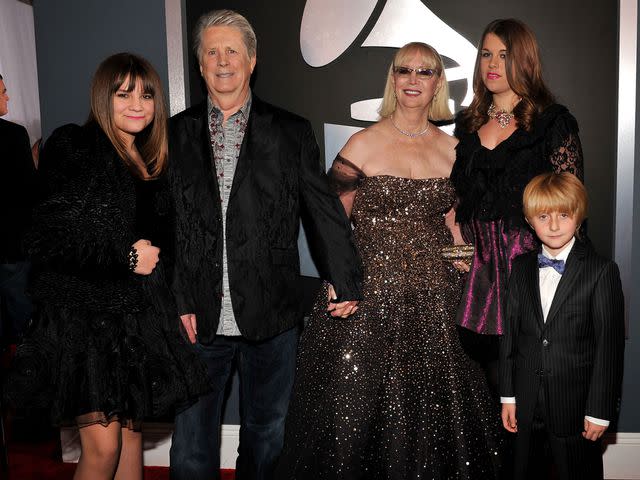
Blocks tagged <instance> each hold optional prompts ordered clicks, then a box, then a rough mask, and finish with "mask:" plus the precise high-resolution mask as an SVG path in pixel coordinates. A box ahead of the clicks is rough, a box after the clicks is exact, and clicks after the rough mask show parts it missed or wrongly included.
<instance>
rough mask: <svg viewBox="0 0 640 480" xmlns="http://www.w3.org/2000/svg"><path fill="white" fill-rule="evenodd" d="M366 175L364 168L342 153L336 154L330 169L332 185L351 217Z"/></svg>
mask: <svg viewBox="0 0 640 480" xmlns="http://www.w3.org/2000/svg"><path fill="white" fill-rule="evenodd" d="M365 177H366V175H365V174H364V172H363V171H362V170H360V169H359V168H358V167H356V166H355V165H354V164H353V163H351V162H350V161H349V160H347V159H346V158H343V157H341V156H340V155H338V156H336V159H335V160H334V161H333V165H331V169H330V170H329V181H330V182H331V187H332V188H333V190H334V191H335V192H336V193H337V194H338V196H339V197H340V201H341V202H342V205H343V206H344V209H345V211H346V212H347V215H348V216H349V217H351V207H352V206H353V200H354V198H355V196H356V191H357V190H358V187H359V186H360V184H361V183H362V180H364V178H365Z"/></svg>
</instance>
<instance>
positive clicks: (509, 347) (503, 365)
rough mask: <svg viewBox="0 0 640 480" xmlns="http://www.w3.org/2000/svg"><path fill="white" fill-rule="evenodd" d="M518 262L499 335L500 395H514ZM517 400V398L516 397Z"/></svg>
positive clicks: (518, 308)
mask: <svg viewBox="0 0 640 480" xmlns="http://www.w3.org/2000/svg"><path fill="white" fill-rule="evenodd" d="M519 263H520V262H517V261H516V262H514V265H513V270H512V272H511V277H510V279H509V287H508V291H507V310H506V316H505V320H504V324H503V328H504V331H503V333H502V336H501V337H500V363H499V375H500V376H499V392H500V396H501V397H515V396H516V392H515V388H514V384H513V373H514V372H513V370H514V364H515V357H516V355H517V353H518V352H517V344H518V342H517V340H518V339H517V335H518V331H519V329H520V318H521V313H520V301H521V300H520V283H521V278H522V275H521V274H520V272H521V268H518V267H520V266H521V265H519ZM516 400H517V399H516Z"/></svg>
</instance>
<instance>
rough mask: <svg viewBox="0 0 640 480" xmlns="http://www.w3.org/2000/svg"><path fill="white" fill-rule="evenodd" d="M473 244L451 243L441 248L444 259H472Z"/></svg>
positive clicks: (451, 260)
mask: <svg viewBox="0 0 640 480" xmlns="http://www.w3.org/2000/svg"><path fill="white" fill-rule="evenodd" d="M473 251H474V247H473V245H470V244H469V245H449V246H447V247H443V248H442V250H440V254H441V255H442V259H443V260H447V261H449V262H454V261H456V260H471V258H472V257H473Z"/></svg>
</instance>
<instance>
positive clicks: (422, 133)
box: [389, 115, 431, 138]
mask: <svg viewBox="0 0 640 480" xmlns="http://www.w3.org/2000/svg"><path fill="white" fill-rule="evenodd" d="M389 120H391V125H393V128H395V129H396V130H397V131H399V132H400V133H401V134H402V135H406V136H407V137H409V138H416V137H421V136H422V135H425V134H426V133H427V132H428V131H429V127H431V122H430V121H429V120H427V128H425V129H424V130H422V131H421V132H416V133H412V132H407V131H406V130H403V129H401V128H400V127H399V126H398V125H396V122H394V121H393V115H391V116H390V117H389Z"/></svg>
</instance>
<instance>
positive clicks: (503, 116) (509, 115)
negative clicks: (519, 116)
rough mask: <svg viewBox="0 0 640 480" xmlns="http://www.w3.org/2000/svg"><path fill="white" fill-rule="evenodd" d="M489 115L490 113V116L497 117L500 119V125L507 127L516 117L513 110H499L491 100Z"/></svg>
mask: <svg viewBox="0 0 640 480" xmlns="http://www.w3.org/2000/svg"><path fill="white" fill-rule="evenodd" d="M487 115H489V118H495V119H496V120H497V121H498V125H500V128H507V126H508V125H509V124H510V123H511V120H512V119H513V117H514V115H513V111H511V112H507V111H506V110H502V109H500V110H498V109H497V108H496V106H495V105H494V104H493V102H491V105H489V110H487Z"/></svg>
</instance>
